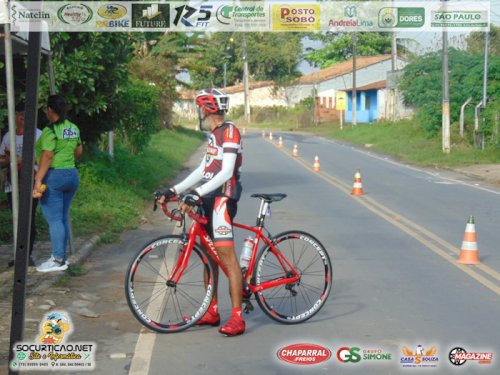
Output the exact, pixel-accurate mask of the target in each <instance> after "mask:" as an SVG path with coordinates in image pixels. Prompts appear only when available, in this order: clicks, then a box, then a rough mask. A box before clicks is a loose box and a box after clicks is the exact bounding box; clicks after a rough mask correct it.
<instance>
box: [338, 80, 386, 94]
mask: <svg viewBox="0 0 500 375" xmlns="http://www.w3.org/2000/svg"><path fill="white" fill-rule="evenodd" d="M386 87H387V81H386V80H383V81H377V82H373V83H369V84H368V85H364V86H360V87H356V91H368V90H379V89H385V88H386ZM342 91H346V92H351V91H352V88H350V89H344V90H342Z"/></svg>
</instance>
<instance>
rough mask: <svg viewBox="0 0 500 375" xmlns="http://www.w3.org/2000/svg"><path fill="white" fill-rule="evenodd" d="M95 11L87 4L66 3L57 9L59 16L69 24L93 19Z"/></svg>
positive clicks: (78, 23) (82, 22)
mask: <svg viewBox="0 0 500 375" xmlns="http://www.w3.org/2000/svg"><path fill="white" fill-rule="evenodd" d="M93 15H94V13H93V12H92V9H91V8H90V7H88V6H87V5H85V4H66V5H64V6H62V7H60V8H59V9H58V11H57V18H59V19H60V20H61V21H62V22H64V23H66V24H69V25H82V24H84V23H87V22H89V21H90V20H91V19H92V16H93Z"/></svg>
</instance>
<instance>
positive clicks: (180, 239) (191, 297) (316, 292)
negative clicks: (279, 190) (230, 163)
mask: <svg viewBox="0 0 500 375" xmlns="http://www.w3.org/2000/svg"><path fill="white" fill-rule="evenodd" d="M252 197H254V198H259V199H260V200H261V203H260V208H259V213H258V215H257V224H256V225H255V226H248V225H244V224H239V223H236V222H234V223H233V225H234V226H235V227H237V228H241V229H244V230H245V231H248V232H252V233H253V234H254V244H253V250H252V256H251V259H250V263H249V265H248V269H247V270H246V271H245V272H244V274H243V279H244V282H243V284H244V290H243V296H244V299H243V310H244V311H245V312H246V313H248V312H250V311H251V310H253V305H252V303H251V296H252V294H253V295H254V296H255V299H256V300H257V303H258V304H259V306H260V308H261V309H262V310H263V311H264V312H265V313H266V314H267V315H268V316H269V317H270V318H272V319H274V320H276V321H278V322H280V323H285V324H297V323H302V322H304V321H306V320H308V319H310V318H311V317H313V316H314V315H315V314H316V313H317V312H318V311H319V310H320V309H321V308H322V307H323V305H324V304H325V302H326V300H327V298H328V295H329V293H330V289H331V285H332V265H331V262H330V257H329V256H328V253H327V251H326V250H325V248H324V247H323V245H322V244H321V243H320V242H319V241H318V240H317V239H316V238H315V237H314V236H312V235H310V234H309V233H306V232H304V231H296V230H291V231H286V232H283V233H280V234H278V235H276V236H271V234H270V233H269V231H267V229H266V228H265V227H264V221H265V218H266V214H267V213H268V210H269V209H270V205H271V203H272V202H277V201H280V200H282V199H283V198H285V197H286V195H285V194H253V195H252ZM177 200H178V198H172V199H170V200H169V201H168V202H165V203H163V204H162V209H163V211H164V212H165V214H166V215H167V216H168V217H169V218H170V219H172V220H176V221H179V222H180V223H181V227H182V228H183V230H182V233H181V234H179V235H165V236H162V237H159V238H157V239H155V240H153V241H151V242H150V243H148V244H146V245H145V246H144V247H143V248H141V249H140V251H139V252H138V253H137V254H136V255H135V256H134V257H133V259H132V260H131V262H130V265H129V267H128V270H127V274H126V279H125V293H126V296H127V302H128V305H129V307H130V309H131V311H132V313H133V314H134V316H135V317H136V318H137V320H139V322H140V323H141V324H143V325H144V326H146V327H147V328H149V329H152V330H154V331H157V332H161V333H171V332H179V331H182V330H185V329H187V328H189V327H191V326H193V325H194V324H195V323H196V322H197V321H198V320H199V319H200V318H201V317H202V316H203V315H204V314H205V312H206V311H207V309H208V307H209V304H210V301H211V299H212V296H213V294H214V288H215V285H214V277H213V275H214V272H213V269H214V263H216V264H218V265H219V267H220V268H221V269H222V270H223V271H224V273H226V275H227V272H226V271H225V270H224V267H222V265H221V263H220V261H219V259H218V257H217V251H216V249H215V247H214V244H213V242H212V240H211V239H210V236H209V235H208V234H207V232H206V230H205V227H204V224H206V222H207V219H206V218H205V217H204V216H203V213H202V212H198V213H189V214H188V215H189V217H191V219H193V221H192V224H191V226H190V227H189V229H188V230H186V224H185V215H184V214H181V213H180V211H179V210H178V209H174V210H169V208H168V205H167V203H170V202H174V201H177ZM264 231H266V232H267V235H266V234H264ZM197 241H199V242H197ZM261 242H263V246H262V248H261V249H260V250H259V244H260V243H261Z"/></svg>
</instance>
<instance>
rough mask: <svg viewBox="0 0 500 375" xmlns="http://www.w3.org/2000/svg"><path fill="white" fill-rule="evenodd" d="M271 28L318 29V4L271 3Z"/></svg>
mask: <svg viewBox="0 0 500 375" xmlns="http://www.w3.org/2000/svg"><path fill="white" fill-rule="evenodd" d="M272 9H273V11H272V15H273V30H319V29H320V12H321V11H320V5H319V4H286V5H285V4H273V5H272Z"/></svg>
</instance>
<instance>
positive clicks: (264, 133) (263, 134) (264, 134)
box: [262, 130, 266, 138]
mask: <svg viewBox="0 0 500 375" xmlns="http://www.w3.org/2000/svg"><path fill="white" fill-rule="evenodd" d="M265 137H266V131H265V130H262V138H265Z"/></svg>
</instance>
